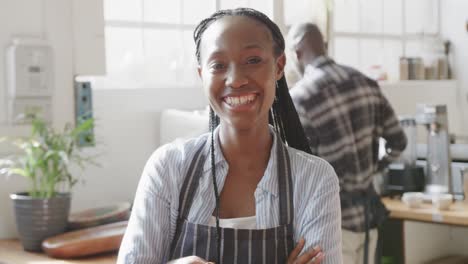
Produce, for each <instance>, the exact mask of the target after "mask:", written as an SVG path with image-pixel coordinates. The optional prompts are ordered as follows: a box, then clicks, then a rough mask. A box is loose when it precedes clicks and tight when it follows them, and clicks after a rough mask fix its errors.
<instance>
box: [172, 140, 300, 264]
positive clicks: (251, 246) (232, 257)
mask: <svg viewBox="0 0 468 264" xmlns="http://www.w3.org/2000/svg"><path fill="white" fill-rule="evenodd" d="M276 142H277V144H276V145H277V146H276V149H277V157H278V160H277V161H278V162H277V164H278V166H277V170H278V193H279V199H280V200H279V213H280V225H279V226H278V227H275V228H268V229H252V230H250V229H233V228H220V234H219V235H220V237H221V257H220V259H221V263H222V264H230V263H243V264H246V263H280V264H283V263H286V262H287V258H288V255H289V253H290V252H291V251H292V249H293V246H294V244H293V243H294V240H293V225H292V222H293V217H294V208H293V193H292V190H293V189H292V180H291V167H290V161H289V156H288V153H287V149H286V147H285V146H284V144H283V143H282V142H281V141H280V140H279V138H278V139H277V140H276ZM204 145H205V146H208V145H209V144H206V143H205V144H204ZM205 146H202V147H201V148H200V149H199V150H198V151H197V153H196V154H195V157H194V158H193V160H192V162H191V164H190V167H189V170H188V173H187V175H186V177H185V180H184V183H183V185H182V189H181V192H180V196H179V217H178V220H177V227H176V232H175V235H174V239H173V241H172V245H171V254H170V257H171V259H178V258H181V257H186V256H194V255H195V256H198V257H200V258H203V259H205V260H207V261H213V262H214V261H216V259H217V240H216V227H212V226H207V225H201V224H195V223H191V222H189V221H187V216H188V213H189V211H190V207H191V205H192V201H193V198H194V194H195V191H196V189H197V187H198V183H199V180H200V177H201V176H202V172H203V164H204V162H205V159H206V157H207V156H208V155H207V153H209V150H208V149H209V148H208V147H205ZM221 263H219V264H221ZM217 264H218V263H217Z"/></svg>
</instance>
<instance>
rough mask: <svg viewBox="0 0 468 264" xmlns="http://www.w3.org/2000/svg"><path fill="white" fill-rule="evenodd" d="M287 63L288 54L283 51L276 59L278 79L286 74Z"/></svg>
mask: <svg viewBox="0 0 468 264" xmlns="http://www.w3.org/2000/svg"><path fill="white" fill-rule="evenodd" d="M285 65H286V55H285V54H284V53H283V54H281V55H280V56H279V57H278V58H277V59H276V80H279V79H281V77H283V75H284V66H285Z"/></svg>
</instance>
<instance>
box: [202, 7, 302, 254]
mask: <svg viewBox="0 0 468 264" xmlns="http://www.w3.org/2000/svg"><path fill="white" fill-rule="evenodd" d="M226 16H244V17H248V18H251V19H254V20H255V21H258V22H260V23H261V24H263V25H265V26H266V27H267V28H268V30H269V31H270V33H271V36H272V38H273V45H274V47H273V48H274V55H275V56H277V57H278V56H280V55H281V54H283V53H284V48H285V42H284V37H283V35H282V34H281V31H280V29H279V27H278V26H277V25H276V24H275V23H274V22H273V21H271V20H270V18H268V16H266V15H265V14H263V13H261V12H259V11H257V10H255V9H251V8H236V9H227V10H220V11H217V12H215V13H214V14H212V15H211V16H210V17H208V18H206V19H204V20H202V21H201V22H200V23H199V24H198V25H197V27H196V28H195V31H194V33H193V39H194V41H195V49H196V50H195V53H196V57H197V61H198V63H199V64H200V61H201V58H200V57H201V54H200V45H201V40H202V36H203V33H204V32H205V31H206V29H207V28H208V27H209V26H210V25H211V24H212V23H213V22H215V21H217V20H219V19H221V18H223V17H226ZM219 122H220V120H219V117H218V116H217V115H216V113H215V112H214V111H213V109H212V108H211V107H210V119H209V129H210V132H211V143H210V144H211V146H210V154H211V155H210V158H211V174H212V180H213V188H214V193H215V200H216V208H215V216H216V230H217V232H216V236H217V242H218V243H217V244H218V248H217V250H218V251H217V252H218V260H217V263H221V262H220V255H221V254H220V250H221V249H220V245H221V237H220V227H219V204H220V201H219V191H218V187H217V182H216V171H215V164H214V130H215V128H216V127H217V126H218V125H219ZM269 123H270V124H271V125H272V126H273V127H274V129H275V131H276V133H277V134H278V135H279V137H280V139H281V141H283V143H285V144H287V145H288V146H290V147H293V148H296V149H299V150H302V151H304V152H307V153H311V150H310V147H309V144H308V142H307V138H306V136H305V133H304V129H303V127H302V125H301V123H300V120H299V116H298V115H297V112H296V108H295V107H294V104H293V102H292V99H291V96H290V94H289V89H288V85H287V83H286V79H285V77H284V75H283V77H281V79H279V80H278V81H276V94H275V99H274V101H273V105H272V107H271V109H270V113H269Z"/></svg>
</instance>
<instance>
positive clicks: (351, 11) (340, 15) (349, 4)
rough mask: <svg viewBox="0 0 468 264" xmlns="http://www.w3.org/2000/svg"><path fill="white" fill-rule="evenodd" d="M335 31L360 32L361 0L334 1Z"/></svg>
mask: <svg viewBox="0 0 468 264" xmlns="http://www.w3.org/2000/svg"><path fill="white" fill-rule="evenodd" d="M334 3H335V6H334V15H333V19H334V24H335V31H341V32H358V31H359V1H356V0H335V1H334Z"/></svg>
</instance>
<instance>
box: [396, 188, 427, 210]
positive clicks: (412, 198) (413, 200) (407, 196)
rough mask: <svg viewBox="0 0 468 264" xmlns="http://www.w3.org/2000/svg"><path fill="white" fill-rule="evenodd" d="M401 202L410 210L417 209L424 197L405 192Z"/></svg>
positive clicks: (419, 193) (415, 193) (416, 193)
mask: <svg viewBox="0 0 468 264" xmlns="http://www.w3.org/2000/svg"><path fill="white" fill-rule="evenodd" d="M401 200H402V201H403V203H404V204H406V205H407V206H408V207H410V208H419V207H421V204H422V202H423V200H424V195H423V193H421V192H405V193H403V196H402V197H401Z"/></svg>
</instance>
